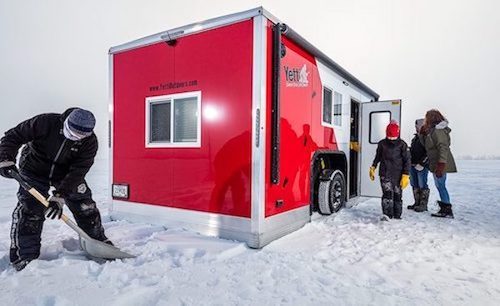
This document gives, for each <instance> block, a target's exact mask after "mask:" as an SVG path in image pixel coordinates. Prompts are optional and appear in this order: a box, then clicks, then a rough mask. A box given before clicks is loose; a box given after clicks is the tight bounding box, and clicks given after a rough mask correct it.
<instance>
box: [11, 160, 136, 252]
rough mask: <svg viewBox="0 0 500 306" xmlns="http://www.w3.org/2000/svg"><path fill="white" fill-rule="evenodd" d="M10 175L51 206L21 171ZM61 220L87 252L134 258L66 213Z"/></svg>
mask: <svg viewBox="0 0 500 306" xmlns="http://www.w3.org/2000/svg"><path fill="white" fill-rule="evenodd" d="M9 173H10V175H11V176H12V177H13V178H14V179H15V180H16V181H18V182H19V184H20V185H21V187H22V188H23V189H25V190H26V191H28V192H29V193H30V194H31V195H32V196H33V197H35V198H36V199H37V200H38V201H39V202H40V203H42V204H43V205H45V207H49V202H48V201H47V199H45V197H44V196H43V195H42V194H41V193H40V192H38V190H36V189H35V188H33V187H32V186H31V185H30V184H28V182H26V181H25V180H24V179H23V178H22V177H21V175H19V173H17V172H15V171H12V170H11V171H10V172H9ZM61 220H62V221H64V223H66V224H67V225H68V226H69V227H71V228H72V229H73V230H74V231H75V232H77V233H78V236H79V238H80V246H81V248H82V250H84V251H85V252H87V254H89V255H90V256H91V257H93V258H100V259H122V258H134V257H135V256H134V255H131V254H128V253H126V252H123V251H121V250H120V249H119V248H117V247H115V246H112V245H110V244H107V243H104V242H102V241H99V240H97V239H93V238H91V237H90V236H89V235H88V234H87V233H85V232H84V231H83V230H82V229H81V228H80V227H79V226H78V225H77V224H76V223H75V222H74V221H73V220H71V219H69V218H68V217H67V216H66V215H65V214H62V216H61Z"/></svg>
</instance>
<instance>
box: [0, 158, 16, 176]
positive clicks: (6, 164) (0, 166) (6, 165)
mask: <svg viewBox="0 0 500 306" xmlns="http://www.w3.org/2000/svg"><path fill="white" fill-rule="evenodd" d="M11 171H12V172H17V173H19V170H17V166H16V163H15V162H13V161H10V160H4V161H2V162H0V175H1V176H3V177H5V178H13V177H12V175H11V174H10V173H11Z"/></svg>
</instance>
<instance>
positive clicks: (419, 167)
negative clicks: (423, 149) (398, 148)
mask: <svg viewBox="0 0 500 306" xmlns="http://www.w3.org/2000/svg"><path fill="white" fill-rule="evenodd" d="M414 168H415V170H417V171H422V170H424V166H422V165H421V164H416V165H415V166H414Z"/></svg>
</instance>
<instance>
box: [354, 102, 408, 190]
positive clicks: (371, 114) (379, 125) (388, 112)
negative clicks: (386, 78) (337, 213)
mask: <svg viewBox="0 0 500 306" xmlns="http://www.w3.org/2000/svg"><path fill="white" fill-rule="evenodd" d="M393 119H394V120H396V121H397V122H398V123H401V100H390V101H379V102H366V103H362V104H361V169H360V171H361V173H360V176H359V177H360V178H361V186H360V195H361V196H366V197H380V196H381V195H382V191H381V189H380V183H379V178H378V171H377V175H376V177H375V181H373V182H372V181H371V180H370V177H369V175H368V169H369V168H370V166H371V164H372V162H373V159H374V158H375V151H376V150H377V143H378V142H379V141H380V140H382V139H384V138H385V129H386V127H387V124H389V122H390V121H391V120H393Z"/></svg>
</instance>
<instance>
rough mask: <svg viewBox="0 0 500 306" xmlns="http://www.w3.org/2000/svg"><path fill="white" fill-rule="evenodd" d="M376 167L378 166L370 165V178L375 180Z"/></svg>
mask: <svg viewBox="0 0 500 306" xmlns="http://www.w3.org/2000/svg"><path fill="white" fill-rule="evenodd" d="M375 169H377V168H376V167H373V166H371V167H370V180H372V181H374V180H375Z"/></svg>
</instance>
